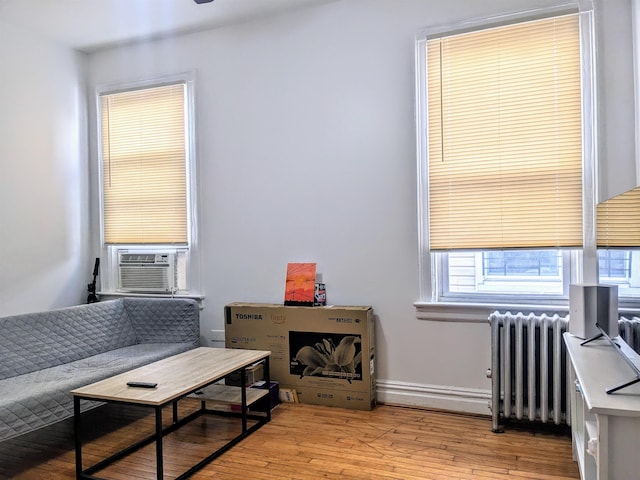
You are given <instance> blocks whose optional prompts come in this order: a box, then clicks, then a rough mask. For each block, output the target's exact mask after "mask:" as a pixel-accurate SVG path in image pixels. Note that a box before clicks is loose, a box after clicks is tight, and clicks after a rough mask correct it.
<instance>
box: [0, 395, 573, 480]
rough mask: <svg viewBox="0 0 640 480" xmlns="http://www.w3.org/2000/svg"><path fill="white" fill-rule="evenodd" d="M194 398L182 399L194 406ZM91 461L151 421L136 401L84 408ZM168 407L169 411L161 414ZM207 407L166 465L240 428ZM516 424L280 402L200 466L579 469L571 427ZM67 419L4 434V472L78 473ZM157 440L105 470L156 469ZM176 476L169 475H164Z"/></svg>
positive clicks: (170, 443)
mask: <svg viewBox="0 0 640 480" xmlns="http://www.w3.org/2000/svg"><path fill="white" fill-rule="evenodd" d="M190 408H191V407H190V406H189V405H187V406H185V407H183V408H182V410H183V411H185V412H186V411H187V410H189V409H190ZM86 415H87V421H88V422H89V423H90V424H91V425H92V427H91V432H90V433H88V434H87V444H86V447H85V449H84V450H83V452H84V458H85V461H88V462H94V461H97V460H99V459H100V458H103V457H104V456H105V455H106V454H107V453H108V452H112V451H115V450H117V449H119V448H121V447H122V446H124V445H126V444H128V443H131V441H132V439H133V438H140V436H141V432H150V431H151V429H152V428H153V427H152V425H153V423H152V417H150V416H148V415H145V414H144V413H142V412H141V410H140V409H139V408H137V407H117V406H106V407H101V408H98V409H95V410H93V411H91V412H88V413H87V414H86ZM167 417H170V415H165V418H167ZM237 423H238V422H237V421H235V420H234V421H229V420H226V419H223V418H221V417H211V416H205V417H200V418H199V419H198V420H196V421H194V422H193V423H191V424H189V425H188V426H185V427H183V428H182V429H180V430H179V431H178V432H176V433H174V434H172V435H171V437H170V438H167V440H166V441H165V470H166V471H165V473H166V474H167V475H173V476H175V475H177V474H179V473H181V472H183V471H185V470H186V469H187V468H188V467H189V466H190V465H191V464H194V463H196V462H197V461H198V460H199V459H201V458H203V457H204V456H205V453H207V452H208V451H209V450H212V449H213V444H214V442H216V441H222V440H223V439H224V436H225V435H226V434H227V433H229V432H231V431H233V430H234V429H236V428H237ZM537 430H538V431H535V432H534V431H533V430H532V429H523V428H516V427H511V428H507V429H506V431H505V433H501V434H495V433H492V432H491V419H490V418H489V417H474V416H465V415H457V414H450V413H444V412H436V411H428V410H421V409H414V408H404V407H394V406H388V405H379V406H378V407H376V408H375V409H374V410H373V411H370V412H365V411H357V410H345V409H338V408H327V407H317V406H311V405H294V404H282V405H280V406H278V407H277V408H276V409H274V410H273V419H272V421H271V422H270V423H269V424H267V425H265V426H264V427H262V428H261V429H260V430H258V431H257V432H255V433H254V434H252V435H251V436H249V437H248V438H246V439H245V440H243V441H242V442H241V443H240V444H238V445H236V446H235V447H233V448H232V449H231V450H230V451H229V452H227V453H225V454H223V455H222V456H221V457H219V458H218V459H216V460H214V461H213V462H212V463H210V464H209V465H207V466H206V467H205V468H204V469H203V470H201V471H200V472H198V473H196V474H195V475H194V476H193V477H192V478H193V479H196V480H198V479H200V480H204V479H218V480H241V479H255V480H284V479H291V480H298V479H336V480H338V479H339V480H349V479H372V480H377V479H380V480H390V479H398V480H399V479H402V480H418V479H420V480H426V479H437V480H454V479H455V480H462V479H478V480H488V479H493V480H496V479H507V478H511V479H520V480H527V479H528V480H533V479H535V480H564V479H576V478H579V474H578V469H577V466H576V464H575V462H573V461H572V459H571V442H570V438H569V436H567V435H566V434H559V433H549V432H543V431H539V429H537ZM74 458H75V456H74V451H73V427H72V422H71V421H63V422H60V423H58V424H56V425H54V426H53V427H48V428H45V429H41V430H39V431H37V432H34V433H32V434H27V435H23V436H21V437H18V438H16V439H12V440H8V441H5V442H3V443H0V478H15V479H34V480H36V479H37V480H41V479H43V480H58V479H71V478H74V468H75V464H74V462H75V460H74ZM154 459H155V457H154V450H153V448H145V449H144V450H142V451H140V452H137V453H136V454H135V455H134V456H131V457H129V458H127V459H124V460H122V461H120V462H119V463H117V464H115V465H113V466H112V467H109V469H108V470H106V471H103V472H101V473H100V474H99V475H100V476H104V477H106V478H109V479H113V480H138V479H152V478H155V473H154V472H155V470H154V469H155V463H154V462H155V460H154ZM166 478H173V477H166Z"/></svg>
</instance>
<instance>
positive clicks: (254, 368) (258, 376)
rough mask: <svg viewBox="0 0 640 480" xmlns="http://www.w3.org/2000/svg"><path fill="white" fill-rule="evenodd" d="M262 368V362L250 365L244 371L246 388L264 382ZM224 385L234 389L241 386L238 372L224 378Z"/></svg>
mask: <svg viewBox="0 0 640 480" xmlns="http://www.w3.org/2000/svg"><path fill="white" fill-rule="evenodd" d="M263 369H264V367H263V364H262V362H260V363H256V364H255V365H250V366H248V367H247V368H246V369H245V372H246V375H247V384H246V385H247V386H248V387H250V386H251V385H253V384H254V383H256V382H259V381H261V380H264V371H263ZM224 383H225V384H227V385H233V386H235V387H239V386H241V383H242V382H241V379H240V372H236V373H231V374H229V375H227V376H226V377H225V382H224Z"/></svg>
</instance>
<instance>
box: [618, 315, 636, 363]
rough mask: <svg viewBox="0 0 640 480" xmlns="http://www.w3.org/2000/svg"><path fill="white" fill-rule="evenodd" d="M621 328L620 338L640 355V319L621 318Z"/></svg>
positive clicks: (619, 324) (619, 322)
mask: <svg viewBox="0 0 640 480" xmlns="http://www.w3.org/2000/svg"><path fill="white" fill-rule="evenodd" d="M618 326H619V327H620V337H622V339H623V340H624V341H625V343H626V344H627V345H629V346H630V347H631V348H633V349H634V350H635V351H636V353H638V354H640V318H638V317H633V318H626V317H620V320H619V321H618Z"/></svg>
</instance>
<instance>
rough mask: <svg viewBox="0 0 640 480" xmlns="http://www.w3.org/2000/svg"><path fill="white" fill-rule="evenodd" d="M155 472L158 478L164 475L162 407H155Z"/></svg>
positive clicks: (160, 479) (159, 479)
mask: <svg viewBox="0 0 640 480" xmlns="http://www.w3.org/2000/svg"><path fill="white" fill-rule="evenodd" d="M156 473H157V478H158V480H162V479H163V477H164V465H163V462H162V407H156Z"/></svg>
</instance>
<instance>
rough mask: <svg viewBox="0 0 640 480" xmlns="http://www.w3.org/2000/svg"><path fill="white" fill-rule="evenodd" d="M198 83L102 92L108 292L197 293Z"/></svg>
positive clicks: (100, 114) (181, 81) (100, 111)
mask: <svg viewBox="0 0 640 480" xmlns="http://www.w3.org/2000/svg"><path fill="white" fill-rule="evenodd" d="M191 84H192V80H191V79H190V78H187V77H184V78H182V77H181V78H172V79H165V80H164V81H162V82H157V83H153V82H144V83H140V84H133V85H125V86H120V85H119V86H117V87H115V88H103V89H100V90H99V92H98V117H99V140H100V150H99V153H100V171H101V213H102V224H101V227H102V242H103V249H104V252H105V255H106V257H107V259H108V261H107V262H106V267H105V268H106V272H105V273H106V275H103V285H102V287H103V290H105V284H106V290H107V291H117V290H123V289H125V291H140V292H157V293H161V292H164V293H171V294H174V293H180V292H187V291H189V290H190V281H189V279H190V275H189V270H190V268H189V263H190V257H191V254H192V253H193V247H194V235H193V232H194V223H195V216H194V215H193V205H194V198H193V197H194V188H193V187H192V185H193V167H192V165H193V160H192V158H191V157H192V155H191V152H192V151H193V149H192V148H191V142H192V138H191V132H192V125H191V123H192V119H191V117H192V115H191V111H192V109H191V101H190V96H191V88H192V86H191ZM105 277H106V278H105Z"/></svg>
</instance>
